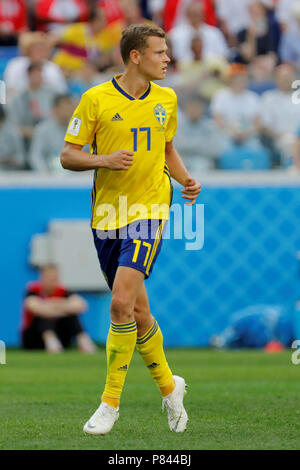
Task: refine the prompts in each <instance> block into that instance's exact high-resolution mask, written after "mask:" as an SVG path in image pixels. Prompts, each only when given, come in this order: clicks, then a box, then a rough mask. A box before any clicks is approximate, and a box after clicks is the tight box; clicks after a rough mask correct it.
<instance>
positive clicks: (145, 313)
mask: <svg viewBox="0 0 300 470" xmlns="http://www.w3.org/2000/svg"><path fill="white" fill-rule="evenodd" d="M133 313H134V318H135V321H136V324H137V327H139V326H142V325H144V323H145V322H146V321H149V318H150V316H151V313H150V310H149V308H148V307H142V306H137V305H135V307H134V312H133Z"/></svg>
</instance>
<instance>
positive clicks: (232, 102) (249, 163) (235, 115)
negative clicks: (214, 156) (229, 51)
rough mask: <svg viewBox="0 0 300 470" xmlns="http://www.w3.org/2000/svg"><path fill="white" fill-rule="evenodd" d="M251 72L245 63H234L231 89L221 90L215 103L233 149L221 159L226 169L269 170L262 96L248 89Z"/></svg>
mask: <svg viewBox="0 0 300 470" xmlns="http://www.w3.org/2000/svg"><path fill="white" fill-rule="evenodd" d="M247 85H248V72H247V67H246V66H245V65H243V64H232V65H231V67H230V71H229V87H228V88H227V89H223V90H220V91H218V92H217V93H216V94H215V95H214V97H213V99H212V102H211V112H212V115H213V117H214V119H215V121H216V123H217V125H218V126H219V128H220V129H221V130H222V131H223V132H224V133H225V134H226V135H227V136H228V138H229V140H230V146H229V147H228V148H227V149H226V150H225V152H223V154H221V156H220V160H219V162H220V167H221V168H224V169H245V170H246V169H247V170H253V169H268V168H269V167H270V159H269V154H268V152H267V151H266V150H265V149H264V148H263V146H262V145H261V143H260V141H259V139H258V133H257V130H258V117H259V111H260V100H259V97H258V96H257V95H256V94H255V93H253V92H252V91H250V90H248V89H247Z"/></svg>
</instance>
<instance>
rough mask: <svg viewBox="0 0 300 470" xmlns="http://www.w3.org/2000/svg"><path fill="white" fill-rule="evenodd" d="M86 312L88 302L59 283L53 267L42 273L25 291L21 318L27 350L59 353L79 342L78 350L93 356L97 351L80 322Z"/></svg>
mask: <svg viewBox="0 0 300 470" xmlns="http://www.w3.org/2000/svg"><path fill="white" fill-rule="evenodd" d="M86 309H87V304H86V302H85V300H84V299H83V298H82V297H80V296H79V295H77V294H74V293H71V292H69V291H68V290H67V289H66V288H65V287H64V286H63V285H61V284H60V283H59V279H58V271H57V268H56V267H55V266H54V265H51V264H49V265H46V266H44V267H43V268H42V269H41V272H40V280H39V281H37V282H30V283H29V284H28V285H27V287H26V294H25V300H24V305H23V318H22V330H21V335H22V346H23V348H24V349H45V350H46V351H47V352H49V353H60V352H62V351H63V349H64V348H68V347H69V346H70V345H71V342H72V339H75V340H76V343H77V347H78V349H79V350H80V351H82V352H85V353H93V352H95V351H96V347H95V345H94V343H93V342H92V340H91V339H90V337H89V336H88V334H87V333H85V332H84V330H83V328H82V326H81V322H80V320H79V318H78V316H79V315H80V314H82V313H83V312H84V311H85V310H86Z"/></svg>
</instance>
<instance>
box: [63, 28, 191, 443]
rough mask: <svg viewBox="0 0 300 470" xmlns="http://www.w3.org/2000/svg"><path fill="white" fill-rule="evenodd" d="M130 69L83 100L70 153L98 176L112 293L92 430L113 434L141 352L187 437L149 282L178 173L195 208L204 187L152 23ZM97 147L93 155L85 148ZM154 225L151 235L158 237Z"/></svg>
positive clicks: (100, 241)
mask: <svg viewBox="0 0 300 470" xmlns="http://www.w3.org/2000/svg"><path fill="white" fill-rule="evenodd" d="M120 49H121V55H122V58H123V61H124V64H125V72H124V73H123V74H120V75H118V76H115V77H114V78H113V79H112V80H111V81H109V82H106V83H103V84H101V85H99V86H96V87H94V88H91V89H90V90H88V91H87V92H86V93H84V94H83V96H82V99H81V101H80V103H79V105H78V107H77V109H76V110H75V112H74V114H73V117H72V119H71V121H70V125H69V128H68V131H67V133H66V137H65V141H66V142H65V144H64V147H63V150H62V153H61V163H62V166H63V167H64V168H67V169H69V170H75V171H83V170H91V169H94V170H95V176H94V186H93V190H92V196H91V199H92V230H93V235H94V242H95V246H96V249H97V252H98V258H99V261H100V265H101V269H102V271H103V273H104V276H105V277H106V279H107V282H108V285H109V287H110V288H111V290H112V299H111V306H110V315H111V326H110V330H109V333H108V337H107V343H106V352H107V376H106V383H105V388H104V392H103V394H102V399H101V404H100V406H99V408H98V409H97V410H96V411H95V413H94V414H93V415H92V417H91V418H90V419H89V420H88V421H87V423H86V424H85V425H84V428H83V430H84V431H85V432H86V433H89V434H106V433H107V432H109V431H110V430H111V429H112V427H113V425H114V423H115V421H116V420H117V419H118V417H119V402H120V397H121V393H122V389H123V386H124V382H125V377H126V374H127V371H128V369H129V365H130V361H131V358H132V354H133V351H134V349H135V347H137V350H138V352H139V353H140V354H141V356H142V358H143V360H144V362H145V364H146V366H147V367H148V369H149V372H150V374H151V375H152V377H153V378H154V380H155V382H156V384H157V385H158V387H159V389H160V392H161V394H162V397H163V407H166V409H167V412H168V422H169V427H170V429H171V430H172V431H175V432H182V431H184V430H185V429H186V424H187V420H188V416H187V413H186V411H185V409H184V406H183V398H184V391H185V380H184V379H183V378H182V377H178V376H176V375H173V374H172V372H171V370H170V367H169V365H168V363H167V361H166V357H165V354H164V350H163V336H162V333H161V330H160V328H159V326H158V323H157V321H156V320H155V319H154V317H153V316H152V315H151V313H150V307H149V302H148V298H147V292H146V288H145V283H144V281H145V279H146V278H148V277H149V275H150V273H151V271H152V268H153V265H154V263H155V261H156V258H157V256H158V254H159V252H160V249H161V244H162V235H163V229H164V226H165V222H166V220H167V219H168V217H169V206H170V204H171V199H172V187H171V181H170V175H171V176H172V177H173V178H174V179H175V180H177V181H178V182H179V183H180V184H181V185H183V186H184V189H183V190H182V193H183V195H182V197H183V198H185V199H187V200H188V202H187V204H190V205H191V204H194V202H195V200H196V198H197V196H198V194H199V193H200V184H199V183H198V182H197V181H196V180H195V179H193V178H192V177H191V176H190V174H189V173H188V171H187V170H186V168H185V166H184V164H183V162H182V160H181V158H180V157H179V155H178V153H177V152H176V150H175V148H174V147H173V145H172V139H173V137H174V135H175V133H176V123H177V119H176V111H177V99H176V94H175V93H174V91H173V90H172V89H170V88H163V87H160V86H159V85H157V84H155V83H153V82H152V81H151V80H161V79H163V78H164V77H165V75H166V71H167V65H168V63H169V61H170V59H169V57H168V56H167V46H166V42H165V33H164V31H163V30H162V29H160V28H157V27H156V26H151V25H144V24H142V25H131V26H130V27H128V28H127V29H125V30H124V31H123V33H122V38H121V42H120ZM85 144H90V146H91V149H92V150H93V153H92V154H89V153H86V152H83V151H82V147H83V146H84V145H85ZM149 228H151V233H150V234H149Z"/></svg>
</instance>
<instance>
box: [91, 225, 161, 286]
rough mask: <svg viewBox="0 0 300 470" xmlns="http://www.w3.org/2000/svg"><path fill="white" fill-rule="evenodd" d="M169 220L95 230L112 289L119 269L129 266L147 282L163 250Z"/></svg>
mask: <svg viewBox="0 0 300 470" xmlns="http://www.w3.org/2000/svg"><path fill="white" fill-rule="evenodd" d="M165 225H166V221H165V220H148V219H147V220H138V221H135V222H132V223H131V224H129V225H127V226H126V227H122V228H120V229H116V230H97V229H94V228H93V229H92V230H93V236H94V243H95V247H96V250H97V254H98V259H99V262H100V266H101V270H102V272H103V275H104V277H105V279H106V281H107V284H108V286H109V288H110V289H112V286H113V282H114V279H115V275H116V272H117V269H118V266H128V267H130V268H134V269H137V270H138V271H141V272H142V273H144V274H145V278H146V279H147V278H148V277H149V276H150V274H151V271H152V269H153V266H154V263H155V261H156V258H157V256H158V254H159V252H160V250H161V247H162V240H163V237H162V236H163V231H164V227H165Z"/></svg>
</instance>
